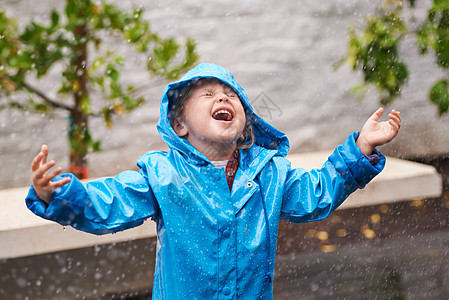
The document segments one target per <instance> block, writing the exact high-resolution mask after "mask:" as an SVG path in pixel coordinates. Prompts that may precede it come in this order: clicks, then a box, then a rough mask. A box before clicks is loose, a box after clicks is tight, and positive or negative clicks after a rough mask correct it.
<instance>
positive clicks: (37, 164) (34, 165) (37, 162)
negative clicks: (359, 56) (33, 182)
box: [31, 152, 44, 172]
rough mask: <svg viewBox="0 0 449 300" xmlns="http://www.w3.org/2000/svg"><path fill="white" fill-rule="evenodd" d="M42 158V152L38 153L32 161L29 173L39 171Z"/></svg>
mask: <svg viewBox="0 0 449 300" xmlns="http://www.w3.org/2000/svg"><path fill="white" fill-rule="evenodd" d="M43 157H44V154H43V153H42V152H39V154H38V155H36V156H35V157H34V159H33V161H32V162H31V172H35V171H36V170H37V169H39V167H40V165H41V161H42V158H43Z"/></svg>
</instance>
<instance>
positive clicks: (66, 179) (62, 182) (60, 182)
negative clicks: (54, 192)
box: [51, 177, 70, 189]
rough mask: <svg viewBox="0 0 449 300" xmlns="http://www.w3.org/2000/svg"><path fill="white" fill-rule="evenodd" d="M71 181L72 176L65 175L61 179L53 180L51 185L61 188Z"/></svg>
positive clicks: (54, 187)
mask: <svg viewBox="0 0 449 300" xmlns="http://www.w3.org/2000/svg"><path fill="white" fill-rule="evenodd" d="M69 182H70V177H64V178H63V179H61V180H58V181H53V182H52V183H51V187H52V188H53V189H57V188H60V187H61V186H63V185H65V184H67V183H69Z"/></svg>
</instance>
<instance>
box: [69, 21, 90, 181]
mask: <svg viewBox="0 0 449 300" xmlns="http://www.w3.org/2000/svg"><path fill="white" fill-rule="evenodd" d="M75 34H76V36H77V38H79V39H80V40H82V39H85V40H87V35H88V28H87V24H83V25H80V26H77V27H76V28H75ZM76 51H77V57H76V89H75V91H74V93H73V97H74V102H75V106H74V108H73V110H72V111H71V122H72V124H71V131H70V133H69V139H70V148H71V149H70V167H69V172H71V173H74V175H75V176H77V177H78V178H80V179H83V178H87V177H89V169H88V162H87V154H88V150H89V144H88V143H89V142H90V136H89V127H88V125H89V124H88V119H89V118H88V114H87V113H86V111H85V108H84V109H83V107H82V105H85V103H83V100H87V101H88V97H89V92H88V88H87V73H86V72H87V71H86V65H87V42H83V43H80V46H79V47H78V48H77V49H76ZM87 101H86V102H87Z"/></svg>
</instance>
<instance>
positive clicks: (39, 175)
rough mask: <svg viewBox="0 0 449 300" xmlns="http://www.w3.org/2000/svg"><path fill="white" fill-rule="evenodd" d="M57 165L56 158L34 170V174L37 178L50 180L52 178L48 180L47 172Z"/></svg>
mask: <svg viewBox="0 0 449 300" xmlns="http://www.w3.org/2000/svg"><path fill="white" fill-rule="evenodd" d="M54 165H55V161H54V160H50V161H49V162H47V163H45V164H43V165H41V166H40V167H39V169H38V170H37V171H36V172H34V176H35V178H36V179H37V180H40V179H43V180H44V181H45V182H48V181H50V180H47V177H46V176H45V174H46V173H47V172H48V170H50V169H51V168H52V167H53V166H54Z"/></svg>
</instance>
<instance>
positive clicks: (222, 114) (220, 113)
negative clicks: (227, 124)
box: [212, 109, 233, 121]
mask: <svg viewBox="0 0 449 300" xmlns="http://www.w3.org/2000/svg"><path fill="white" fill-rule="evenodd" d="M212 118H214V119H215V120H218V121H232V119H233V115H232V113H231V112H230V111H229V110H227V109H219V110H217V111H216V112H214V113H213V114H212Z"/></svg>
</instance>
